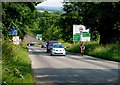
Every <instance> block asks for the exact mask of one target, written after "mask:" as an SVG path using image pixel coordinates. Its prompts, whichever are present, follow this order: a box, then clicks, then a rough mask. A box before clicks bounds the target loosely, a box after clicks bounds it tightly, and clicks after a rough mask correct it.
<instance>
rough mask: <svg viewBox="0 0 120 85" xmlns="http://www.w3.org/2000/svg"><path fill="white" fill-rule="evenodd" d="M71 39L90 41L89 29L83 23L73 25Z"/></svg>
mask: <svg viewBox="0 0 120 85" xmlns="http://www.w3.org/2000/svg"><path fill="white" fill-rule="evenodd" d="M73 41H74V42H79V41H83V42H84V41H90V33H89V29H86V27H85V26H84V25H73Z"/></svg>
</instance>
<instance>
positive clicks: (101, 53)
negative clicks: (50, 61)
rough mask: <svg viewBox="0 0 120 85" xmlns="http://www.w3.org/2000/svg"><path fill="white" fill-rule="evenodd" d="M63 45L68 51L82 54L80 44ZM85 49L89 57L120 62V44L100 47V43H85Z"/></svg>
mask: <svg viewBox="0 0 120 85" xmlns="http://www.w3.org/2000/svg"><path fill="white" fill-rule="evenodd" d="M62 43H63V44H64V45H65V46H66V47H67V49H66V50H67V51H69V52H75V53H80V48H79V46H80V43H76V44H71V43H66V42H62ZM85 47H86V49H85V54H87V55H91V56H94V57H98V58H103V59H107V60H112V61H117V62H120V52H119V51H120V44H108V45H99V43H98V42H85Z"/></svg>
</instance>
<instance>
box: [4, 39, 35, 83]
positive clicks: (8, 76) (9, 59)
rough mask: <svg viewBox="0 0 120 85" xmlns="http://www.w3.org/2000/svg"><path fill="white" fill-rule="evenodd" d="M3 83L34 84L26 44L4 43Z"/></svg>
mask: <svg viewBox="0 0 120 85" xmlns="http://www.w3.org/2000/svg"><path fill="white" fill-rule="evenodd" d="M2 83H4V84H5V83H6V84H12V83H17V84H18V83H19V84H24V83H29V84H32V85H34V79H33V74H32V70H31V61H30V59H29V56H28V53H27V49H26V47H25V46H24V45H22V44H21V45H13V44H12V43H11V42H7V41H3V44H2Z"/></svg>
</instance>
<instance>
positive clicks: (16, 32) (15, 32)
mask: <svg viewBox="0 0 120 85" xmlns="http://www.w3.org/2000/svg"><path fill="white" fill-rule="evenodd" d="M11 34H12V35H17V34H18V31H17V29H16V27H14V29H13V30H12V32H11Z"/></svg>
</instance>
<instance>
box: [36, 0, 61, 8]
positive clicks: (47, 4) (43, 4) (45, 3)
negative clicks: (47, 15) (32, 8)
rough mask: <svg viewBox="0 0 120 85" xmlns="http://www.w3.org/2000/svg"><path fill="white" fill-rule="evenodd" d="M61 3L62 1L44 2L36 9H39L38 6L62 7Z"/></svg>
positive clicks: (51, 0) (48, 0)
mask: <svg viewBox="0 0 120 85" xmlns="http://www.w3.org/2000/svg"><path fill="white" fill-rule="evenodd" d="M62 2H63V0H47V1H44V2H42V3H40V4H38V5H37V7H39V6H43V7H44V6H47V7H63V5H62Z"/></svg>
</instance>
